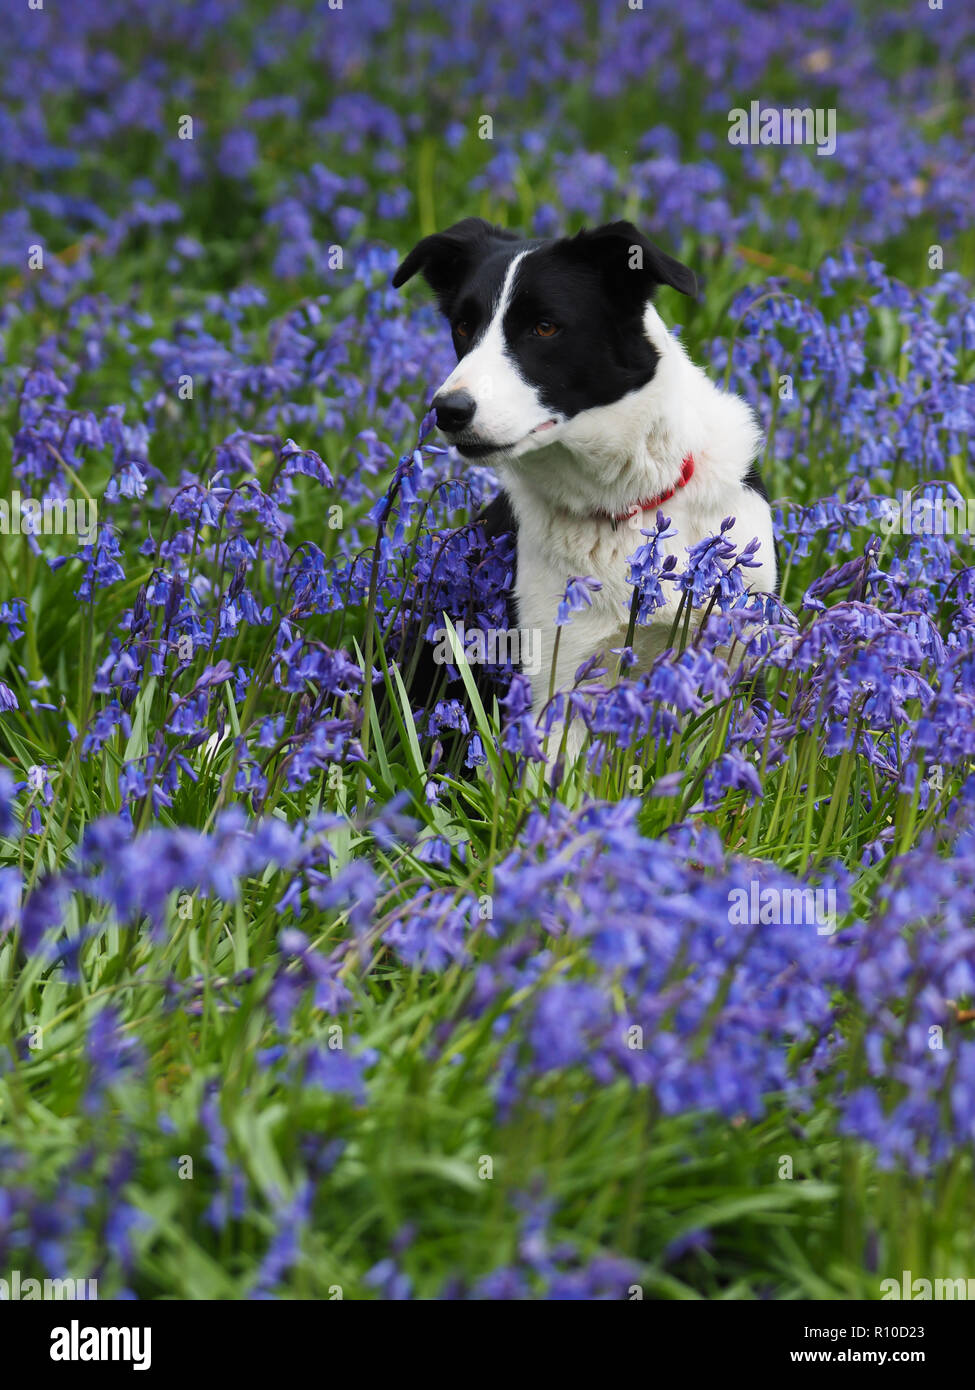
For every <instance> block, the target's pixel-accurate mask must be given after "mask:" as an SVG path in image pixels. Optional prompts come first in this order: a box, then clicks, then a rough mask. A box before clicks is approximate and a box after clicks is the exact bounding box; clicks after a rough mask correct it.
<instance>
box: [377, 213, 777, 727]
mask: <svg viewBox="0 0 975 1390" xmlns="http://www.w3.org/2000/svg"><path fill="white" fill-rule="evenodd" d="M417 272H420V273H422V275H423V276H424V278H425V279H426V281H427V283H428V284H429V285H430V287H431V288H432V289H433V291H434V293H435V294H436V297H437V300H438V303H439V306H440V309H441V310H442V312H443V314H444V316H445V317H446V319H447V321H448V322H449V324H450V328H451V332H452V334H453V341H454V346H455V348H456V351H457V356H458V359H459V361H458V363H457V366H456V367H455V368H454V370H453V371H452V372H451V373H450V375H449V376H448V377H447V379H446V381H444V383H443V384H442V385H441V386H440V388H439V389H438V390H437V392H436V394H435V396H434V398H433V407H434V409H435V411H436V417H437V424H438V426H439V428H440V430H441V431H442V432H443V434H444V435H445V436H446V437H447V439H448V440H449V442H450V443H451V444H453V445H454V446H455V447H456V449H457V450H458V451H459V452H460V453H461V454H462V455H463V456H464V457H465V458H469V459H477V460H479V461H482V460H486V461H488V462H489V463H490V464H491V465H493V466H494V467H496V468H497V470H498V473H499V474H500V477H501V481H502V483H503V486H504V491H503V492H502V493H501V494H500V495H499V496H498V497H497V498H496V499H495V501H494V502H493V503H492V504H491V505H490V506H489V507H488V509H487V511H486V513H485V514H484V517H483V521H484V523H485V526H486V528H487V530H488V533H489V534H492V533H495V534H496V533H500V532H502V531H513V532H515V533H516V536H517V572H516V578H515V599H516V601H517V619H516V621H517V623H518V624H519V626H520V627H521V628H522V629H523V630H524V629H526V628H527V629H533V630H537V631H540V632H541V634H542V642H541V653H542V659H541V669H540V670H539V671H538V673H537V674H534V675H533V676H532V696H533V706H534V711H535V713H536V714H537V713H538V712H539V710H540V709H541V707H542V706H543V705H544V704H545V703H546V701H547V699H548V694H549V689H550V684H551V677H552V671H551V661H552V653H553V651H554V649H555V641H554V638H555V619H556V612H557V609H558V605H559V601H560V599H561V597H562V595H563V593H564V591H565V588H566V584H567V582H568V580H569V579H570V578H573V577H577V576H585V575H588V576H592V577H593V578H595V579H598V580H599V581H600V583H601V585H602V588H601V589H600V590H599V591H598V592H595V593H594V594H593V595H592V606H591V607H590V608H585V609H583V610H582V611H580V612H577V613H575V614H574V615H573V617H572V621H571V622H570V623H568V624H567V625H566V626H565V628H564V630H563V632H562V636H561V638H560V643H559V649H558V670H557V673H556V682H555V684H556V688H560V687H565V686H568V685H570V684H571V681H572V677H573V674H574V672H575V671H576V670H577V668H578V667H579V666H580V665H581V664H582V663H583V662H584V661H585V660H586V659H587V658H588V657H590V656H592V655H594V654H596V653H605V654H606V656H607V662H606V665H607V667H608V669H610V670H611V669H614V663H613V662H612V660H611V659H610V658H609V653H610V651H611V649H612V648H614V647H617V648H618V647H620V646H622V644H623V642H624V640H625V635H626V626H627V618H628V609H629V598H630V593H631V590H630V588H629V585H628V583H627V575H628V570H627V563H626V561H627V556H628V555H631V554H632V553H633V552H634V551H635V550H636V549H637V547H638V546H639V545H640V544H641V543H642V541H643V539H644V538H643V537H642V536H641V535H640V529H641V527H643V528H651V527H653V526H654V525H655V520H656V513H657V510H658V508H662V509H663V510H664V512H665V514H666V515H668V516H669V517H670V518H671V520H672V524H673V526H674V527H675V528H676V531H677V534H676V535H675V536H674V538H673V539H672V540H670V541H668V542H665V545H666V546H667V547H668V548H669V550H670V552H672V553H673V554H674V555H675V556H676V557H677V562H678V567H679V566H680V564H681V562H682V561H684V560H686V554H685V551H686V548H687V547H688V546H691V545H694V544H695V543H696V542H698V541H700V540H702V539H703V538H704V537H705V536H706V535H708V534H710V533H713V532H716V531H717V530H718V529H719V527H720V525H721V522H722V520H723V519H724V518H726V517H729V516H733V517H735V518H736V521H735V526H734V528H733V529H732V530H731V531H730V532H729V534H728V538H729V539H730V540H731V541H732V542H734V543H735V544H736V545H738V546H739V548H740V547H742V546H744V545H745V544H746V542H748V541H750V540H752V539H753V538H757V539H758V540H759V542H760V549H759V551H758V553H757V555H756V557H755V558H756V559H757V560H758V561H759V562H760V564H759V567H758V568H757V569H752V570H751V571H749V574H750V576H751V587H752V588H753V589H755V590H757V591H759V592H773V591H774V590H775V587H776V561H775V550H774V545H773V537H772V518H771V512H770V509H769V503H768V495H767V493H766V491H765V488H764V486H763V484H762V481H761V478H760V476H759V474H758V472H757V469H756V467H755V463H754V460H755V457H756V454H757V452H758V449H759V446H760V443H761V432H760V430H759V427H758V424H757V422H756V420H755V418H754V416H753V414H752V412H751V410H750V408H749V407H748V406H747V405H746V404H745V402H744V401H742V400H741V399H740V398H739V397H737V396H734V395H731V394H729V393H728V392H725V391H722V390H720V389H719V388H718V387H717V386H715V385H714V384H713V383H712V382H711V381H710V380H709V379H708V377H707V376H706V375H705V374H704V372H703V371H702V370H701V369H700V368H699V367H697V366H695V365H694V363H693V362H691V360H690V358H689V357H688V355H687V353H686V352H685V351H684V349H683V347H682V346H681V345H680V343H679V342H678V340H677V339H676V338H675V337H674V336H673V335H672V334H671V333H670V332H669V331H668V330H667V328H666V326H665V325H664V323H663V321H662V320H661V318H660V316H659V315H658V313H657V311H656V309H655V308H654V307H653V304H652V302H651V301H652V299H653V296H654V292H655V291H656V288H657V286H658V285H670V286H672V287H673V288H674V289H676V290H679V291H680V292H681V293H682V294H686V295H695V294H696V292H697V284H696V281H695V278H694V274H693V272H692V271H690V270H689V269H688V268H687V266H684V265H682V264H681V263H680V262H679V261H676V260H674V259H673V258H672V257H671V256H668V255H666V254H665V252H663V251H661V250H660V249H659V248H658V247H656V246H654V245H653V243H652V242H650V241H648V240H647V238H646V237H644V236H643V235H642V234H641V233H640V232H639V231H637V229H636V227H634V226H633V225H632V223H630V222H613V223H610V224H609V225H607V226H604V227H598V228H596V229H595V230H593V231H583V232H579V233H578V235H576V236H573V237H564V238H559V239H554V240H525V239H523V238H521V237H519V236H517V235H515V234H514V233H512V232H509V231H506V230H504V229H502V228H499V227H493V226H491V225H490V223H488V222H485V221H482V220H481V219H480V218H475V217H469V218H466V219H465V220H464V221H462V222H458V223H457V224H456V225H455V226H452V227H449V228H447V230H446V231H443V232H437V233H436V234H435V235H433V236H428V237H424V239H423V240H422V241H421V242H419V243H418V245H416V246H415V247H414V248H413V250H412V251H411V252H410V253H409V255H408V256H407V257H406V259H405V260H404V261H403V263H402V264H401V265H400V267H399V269H398V270H397V271H396V274H395V276H394V277H393V285H394V286H396V287H399V286H400V285H402V284H404V283H405V282H406V281H407V280H409V279H410V278H411V276H413V275H415V274H417ZM667 587H668V588H669V589H670V590H671V591H676V585H671V586H667ZM676 604H677V597H676V595H675V597H673V598H671V599H670V600H668V603H667V605H666V606H665V607H663V608H661V609H659V610H658V612H657V614H656V621H654V622H653V623H652V624H650V625H649V626H648V627H644V628H638V629H637V633H636V637H635V641H634V646H635V649H636V652H637V655H638V659H639V662H640V666H641V668H642V667H645V666H647V665H649V664H650V662H651V661H652V660H653V658H654V657H655V656H656V655H657V654H659V652H660V651H661V650H663V648H664V646H665V644H666V641H667V637H668V635H669V633H670V631H671V628H672V625H673V620H674V616H675V613H676ZM600 664H603V663H600ZM580 741H581V740H579V741H577V740H575V739H573V740H570V752H572V753H574V752H576V751H578V743H579V742H580Z"/></svg>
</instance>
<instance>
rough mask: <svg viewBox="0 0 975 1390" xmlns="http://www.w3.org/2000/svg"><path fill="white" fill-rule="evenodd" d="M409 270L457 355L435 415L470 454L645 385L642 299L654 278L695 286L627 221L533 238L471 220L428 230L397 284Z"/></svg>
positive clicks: (509, 447) (532, 437)
mask: <svg viewBox="0 0 975 1390" xmlns="http://www.w3.org/2000/svg"><path fill="white" fill-rule="evenodd" d="M417 272H420V273H421V274H422V275H423V276H424V278H425V279H426V281H427V283H428V284H429V285H430V287H431V288H432V289H433V291H434V293H435V294H436V296H437V301H438V303H439V305H440V309H441V311H442V312H443V314H444V316H445V317H446V319H447V321H448V323H449V324H450V328H451V332H452V334H453V340H454V347H455V348H456V351H457V356H458V359H459V360H458V363H457V366H456V367H455V368H454V370H453V371H452V372H451V373H450V375H449V376H448V377H447V379H446V381H445V382H444V383H443V384H442V385H441V386H440V388H439V389H438V390H437V392H436V395H435V396H434V399H433V406H434V409H435V410H436V414H437V424H438V425H439V427H440V429H441V430H442V431H443V433H444V434H445V435H446V436H447V438H448V439H449V440H450V442H451V443H452V444H454V445H455V446H456V447H457V449H458V450H459V451H460V452H461V453H462V454H464V455H465V457H467V458H486V457H488V456H490V455H499V456H503V457H506V458H509V459H514V458H520V457H521V456H522V455H524V454H526V453H529V452H531V451H532V450H533V449H537V448H540V447H544V446H545V445H547V444H549V443H552V442H555V441H556V440H557V439H558V437H559V434H560V432H561V429H562V427H563V426H565V425H566V424H567V422H568V421H570V420H572V419H573V418H575V417H576V416H578V415H579V414H580V413H581V412H583V411H586V410H591V409H593V408H594V407H598V406H608V405H612V404H613V403H615V402H616V401H619V400H621V399H622V398H623V397H624V396H626V395H628V394H629V393H630V392H631V391H637V390H639V389H640V388H641V387H642V386H645V385H646V384H647V382H648V381H650V379H651V378H652V377H653V374H654V371H655V369H656V366H657V362H658V360H659V357H658V353H657V351H656V349H655V348H654V346H653V344H652V343H651V341H650V339H649V338H648V336H647V333H646V331H645V326H644V316H645V313H646V308H647V304H648V302H649V301H650V300H651V299H652V298H653V295H654V292H655V290H656V288H657V286H658V285H671V286H673V288H674V289H677V290H679V291H680V292H681V293H682V294H688V295H694V294H695V293H696V290H697V285H696V281H695V279H694V275H693V272H692V271H690V270H688V268H687V266H685V265H681V263H680V262H679V261H676V260H674V259H673V257H671V256H668V255H667V254H666V253H665V252H663V251H661V250H660V249H659V247H657V246H654V244H653V243H652V242H651V241H648V240H647V238H646V237H645V236H643V235H642V234H641V233H640V232H638V231H637V229H636V227H634V226H633V224H632V223H630V222H611V223H609V224H608V225H606V226H604V227H597V228H596V229H595V230H593V231H583V232H579V233H578V234H577V235H576V236H573V237H562V238H558V239H555V240H549V241H537V240H534V241H532V240H524V239H522V238H521V237H518V236H516V235H515V234H514V233H512V232H509V231H506V230H504V229H503V228H500V227H493V226H491V224H490V223H488V222H485V221H483V220H482V219H481V218H478V217H468V218H465V219H464V221H463V222H458V223H456V225H455V226H453V227H448V228H447V230H446V231H443V232H437V233H435V234H434V235H433V236H428V237H424V238H423V240H422V241H421V242H419V243H418V244H417V245H416V246H415V247H414V248H413V250H412V251H411V252H410V254H409V255H408V256H407V257H406V259H405V260H404V261H403V263H402V264H401V265H400V267H399V269H398V270H397V272H396V274H395V275H394V276H393V285H394V286H396V287H397V288H398V287H399V286H400V285H403V284H405V283H406V281H407V280H409V279H410V278H411V276H413V275H415V274H417ZM499 461H500V460H499Z"/></svg>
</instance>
